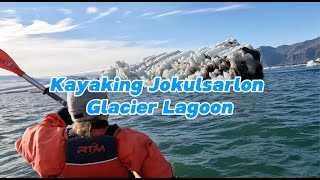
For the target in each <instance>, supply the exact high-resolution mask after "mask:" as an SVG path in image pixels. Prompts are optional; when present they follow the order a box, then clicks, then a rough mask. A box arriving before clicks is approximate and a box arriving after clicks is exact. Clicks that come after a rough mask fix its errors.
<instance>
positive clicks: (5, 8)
mask: <svg viewBox="0 0 320 180" xmlns="http://www.w3.org/2000/svg"><path fill="white" fill-rule="evenodd" d="M319 9H320V3H317V2H315V3H301V2H300V3H293V2H290V3H271V2H269V3H268V2H265V3H262V2H255V3H250V2H248V3H245V2H241V3H231V2H229V3H223V2H208V3H207V2H201V3H190V2H184V3H180V2H175V3H174V2H147V3H144V2H143V3H142V2H133V3H130V2H114V3H109V2H92V3H91V2H86V3H82V2H76V3H72V2H69V3H67V2H57V3H51V2H50V3H49V2H40V3H39V2H33V3H31V2H28V3H22V2H19V3H18V2H12V3H10V2H0V33H1V34H2V35H0V46H2V47H0V48H3V49H4V50H8V51H10V52H11V53H13V54H15V56H16V57H18V58H24V59H26V57H28V58H29V60H28V59H26V60H25V61H24V62H25V64H24V65H25V66H27V68H31V69H30V70H32V71H36V72H39V75H40V74H44V72H46V73H47V74H52V73H53V72H54V71H52V70H49V72H48V70H43V72H42V73H41V72H40V71H39V70H38V69H37V70H36V69H35V68H33V66H32V65H30V62H32V60H30V59H31V58H32V55H31V54H23V55H22V54H21V53H22V52H21V53H20V51H22V49H24V53H26V52H27V50H26V48H27V47H26V46H24V45H26V44H29V43H30V45H29V46H30V48H31V46H32V45H33V43H34V44H35V47H34V49H37V48H39V50H38V53H39V55H38V56H41V55H43V56H45V55H46V54H45V53H44V51H46V50H45V49H44V48H45V46H49V44H51V45H52V46H53V44H54V43H57V44H56V46H61V48H62V47H64V46H67V45H70V46H68V47H65V48H64V49H72V51H73V53H74V54H77V52H76V51H75V49H77V48H78V47H77V46H75V44H77V43H78V44H80V45H81V47H79V48H83V49H85V47H87V46H90V47H88V48H91V49H89V50H88V51H89V52H90V50H92V47H91V46H92V45H93V46H96V47H95V49H94V51H93V50H92V53H95V54H99V53H100V51H97V49H99V48H100V50H101V49H108V50H111V49H114V50H115V49H117V50H119V49H121V48H124V47H125V49H124V50H127V52H128V53H127V54H126V55H127V56H123V57H120V59H121V58H129V59H130V57H134V58H132V60H131V62H134V61H137V59H139V58H140V57H141V58H142V57H146V56H149V55H152V53H158V52H161V51H165V50H175V49H179V50H193V49H198V48H201V47H205V46H210V45H214V44H216V43H219V42H221V41H224V40H226V39H229V38H236V39H237V40H238V42H239V43H241V44H243V43H246V44H251V45H253V47H254V48H258V47H259V46H261V45H270V46H279V45H282V44H292V43H295V42H299V41H304V40H308V39H313V38H316V37H319V36H320V31H319V29H320V23H319V17H320V11H319ZM35 20H36V21H35ZM5 27H10V28H5ZM7 32H8V33H7ZM13 32H15V33H13ZM8 34H9V35H8ZM17 34H19V35H17ZM19 38H20V39H19ZM45 40H46V41H45ZM9 42H10V43H9ZM27 42H28V43H27ZM1 43H2V44H1ZM15 43H18V44H16V45H15V46H14V47H13V45H14V44H15ZM41 43H44V45H43V46H42V45H41ZM72 43H74V44H72ZM82 43H83V44H82ZM8 44H11V46H9V45H8ZM71 44H72V45H71ZM99 45H101V46H100V47H99ZM56 46H55V47H56ZM130 47H132V48H138V49H130V50H129V49H128V48H130ZM18 48H21V50H18ZM47 48H49V49H50V51H51V52H52V54H55V56H57V57H59V59H61V58H62V59H63V58H64V57H65V56H62V55H61V53H62V50H61V48H60V49H59V52H58V50H57V47H56V48H53V47H47ZM139 48H140V49H139ZM53 50H57V52H56V53H54V52H53ZM81 50H82V49H81ZM131 50H132V51H131ZM39 51H40V52H39ZM79 51H80V49H79ZM82 51H83V50H82ZM136 51H141V53H144V54H145V55H144V54H137V52H136ZM18 52H19V53H18ZM89 52H88V53H89ZM129 52H130V53H133V54H130V53H129ZM63 53H66V52H65V51H63ZM119 53H120V52H119ZM148 53H149V54H148ZM150 53H151V54H150ZM52 54H50V57H52ZM71 54H72V53H71ZM108 54H112V53H108ZM120 54H121V53H120ZM124 54H125V53H124ZM38 56H37V57H38ZM47 56H49V55H47ZM95 56H97V55H95ZM101 56H102V57H105V56H107V54H103V52H102V51H101ZM70 57H72V56H68V58H69V59H70ZM113 57H117V54H114V56H113ZM35 58H36V57H35ZM65 58H67V57H65ZM75 58H77V57H75ZM95 58H99V57H95ZM77 59H79V58H77ZM34 61H36V60H34ZM37 61H38V60H37ZM42 61H44V60H42ZM48 61H49V60H48ZM51 61H53V60H51ZM51 61H50V63H51V65H50V66H53V65H59V63H61V62H56V64H55V63H53V62H51ZM60 61H62V60H60ZM27 62H29V65H27ZM85 63H86V62H80V64H82V65H81V66H85V65H86V64H85ZM97 63H101V62H98V61H97ZM111 63H112V61H111V60H110V64H111ZM42 66H43V67H44V65H42ZM34 67H36V66H34ZM39 67H41V65H38V66H37V68H39ZM66 67H68V68H69V70H67V69H65V71H60V72H61V73H62V72H63V73H65V72H68V71H70V67H73V64H72V63H70V62H69V64H66ZM89 67H90V68H103V67H104V65H101V64H100V65H92V66H88V68H89ZM42 69H43V68H42ZM78 70H84V67H82V68H80V65H79V66H78V68H76V69H74V71H78ZM2 72H3V71H0V75H1V74H2ZM55 73H58V71H57V72H55ZM36 74H38V73H36Z"/></svg>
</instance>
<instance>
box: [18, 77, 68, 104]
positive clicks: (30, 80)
mask: <svg viewBox="0 0 320 180" xmlns="http://www.w3.org/2000/svg"><path fill="white" fill-rule="evenodd" d="M21 77H22V78H23V79H25V80H26V81H28V82H29V83H31V84H33V85H34V86H36V87H37V88H38V89H40V90H41V91H43V93H44V94H47V95H48V96H50V97H51V98H53V99H54V100H56V101H57V102H59V103H60V104H62V105H63V106H64V107H67V102H66V101H65V100H63V99H62V98H61V97H59V96H58V95H56V94H54V93H51V92H49V91H47V90H46V88H45V87H44V86H43V85H42V84H40V83H39V82H38V81H36V80H34V79H33V78H32V77H30V76H28V75H27V74H24V75H22V76H21Z"/></svg>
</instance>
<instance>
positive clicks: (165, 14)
mask: <svg viewBox="0 0 320 180" xmlns="http://www.w3.org/2000/svg"><path fill="white" fill-rule="evenodd" d="M183 12H184V11H181V10H176V11H171V12H167V13H164V14H159V15H157V16H154V17H162V16H169V15H174V14H181V13H183Z"/></svg>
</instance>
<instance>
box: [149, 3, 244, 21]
mask: <svg viewBox="0 0 320 180" xmlns="http://www.w3.org/2000/svg"><path fill="white" fill-rule="evenodd" d="M245 8H248V6H247V4H232V5H227V6H223V7H218V8H202V9H194V10H175V11H170V12H167V13H163V14H159V15H156V16H153V18H159V17H163V16H169V15H175V14H197V13H209V12H220V11H231V10H239V9H245Z"/></svg>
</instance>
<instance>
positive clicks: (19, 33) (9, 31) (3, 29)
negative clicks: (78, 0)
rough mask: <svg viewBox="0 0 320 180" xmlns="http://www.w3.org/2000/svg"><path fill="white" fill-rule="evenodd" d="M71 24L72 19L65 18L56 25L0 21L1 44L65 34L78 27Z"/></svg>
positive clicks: (14, 20)
mask: <svg viewBox="0 0 320 180" xmlns="http://www.w3.org/2000/svg"><path fill="white" fill-rule="evenodd" d="M71 23H72V19H71V18H65V19H63V20H61V21H59V22H57V23H56V24H49V23H47V22H46V21H40V20H33V23H32V24H31V25H23V24H22V23H20V22H19V21H18V20H17V19H0V42H1V41H2V42H3V41H7V40H9V39H15V38H19V37H28V36H30V35H39V34H48V33H57V32H64V31H69V30H72V29H75V28H76V27H78V25H71Z"/></svg>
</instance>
